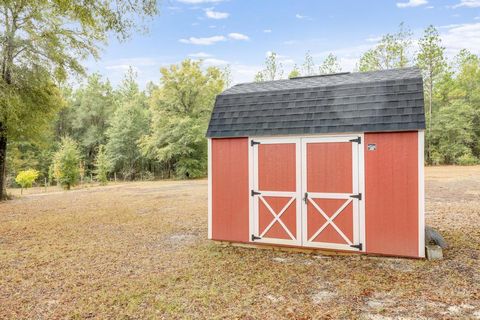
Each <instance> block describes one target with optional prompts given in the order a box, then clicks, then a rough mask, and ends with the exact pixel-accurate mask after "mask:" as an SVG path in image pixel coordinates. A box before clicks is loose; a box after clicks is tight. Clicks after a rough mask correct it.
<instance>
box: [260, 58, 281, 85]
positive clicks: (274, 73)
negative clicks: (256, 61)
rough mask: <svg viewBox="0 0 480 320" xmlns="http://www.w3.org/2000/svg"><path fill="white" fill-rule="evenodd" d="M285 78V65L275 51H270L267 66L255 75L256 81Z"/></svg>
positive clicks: (266, 59) (266, 60) (266, 61)
mask: <svg viewBox="0 0 480 320" xmlns="http://www.w3.org/2000/svg"><path fill="white" fill-rule="evenodd" d="M282 78H283V65H282V63H280V62H279V61H278V57H277V54H276V53H275V52H269V53H268V54H267V57H266V58H265V67H264V69H263V70H261V71H259V72H258V73H257V74H256V75H255V81H256V82H261V81H273V80H279V79H282Z"/></svg>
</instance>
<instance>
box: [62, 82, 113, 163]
mask: <svg viewBox="0 0 480 320" xmlns="http://www.w3.org/2000/svg"><path fill="white" fill-rule="evenodd" d="M115 98H116V97H115V93H114V91H113V89H112V87H111V85H110V83H109V82H108V81H103V80H102V78H101V76H100V75H98V74H93V75H91V76H89V77H88V78H87V82H86V84H85V85H82V86H81V87H80V88H78V89H77V90H75V91H74V92H73V93H72V94H71V95H70V97H69V102H70V104H69V108H68V110H65V112H63V113H62V114H61V118H60V119H59V120H58V127H57V128H58V130H59V132H58V134H59V135H60V136H64V135H69V136H71V137H72V138H73V139H75V140H76V141H78V142H79V146H80V149H81V152H82V155H83V156H84V159H85V169H86V170H87V172H88V171H89V170H91V169H92V168H93V162H94V160H95V155H96V152H97V150H98V146H99V145H101V144H106V143H107V134H106V132H107V129H108V127H109V124H110V123H109V122H110V118H111V116H112V115H113V113H114V112H115ZM60 126H61V127H60Z"/></svg>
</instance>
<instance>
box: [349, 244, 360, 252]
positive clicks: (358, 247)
mask: <svg viewBox="0 0 480 320" xmlns="http://www.w3.org/2000/svg"><path fill="white" fill-rule="evenodd" d="M350 247H352V248H357V249H358V250H360V251H362V248H363V245H362V244H361V243H359V244H352V245H350Z"/></svg>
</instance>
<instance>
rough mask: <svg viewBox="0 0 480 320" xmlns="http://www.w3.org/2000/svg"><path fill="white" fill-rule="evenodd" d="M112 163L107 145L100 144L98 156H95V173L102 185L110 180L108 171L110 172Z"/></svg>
mask: <svg viewBox="0 0 480 320" xmlns="http://www.w3.org/2000/svg"><path fill="white" fill-rule="evenodd" d="M111 167H112V164H111V162H110V159H109V158H108V155H107V151H106V149H105V146H103V145H100V146H99V147H98V152H97V156H96V158H95V175H96V179H97V181H98V182H100V184H101V185H106V184H107V182H108V177H107V175H108V173H109V172H110V170H111V169H110V168H111Z"/></svg>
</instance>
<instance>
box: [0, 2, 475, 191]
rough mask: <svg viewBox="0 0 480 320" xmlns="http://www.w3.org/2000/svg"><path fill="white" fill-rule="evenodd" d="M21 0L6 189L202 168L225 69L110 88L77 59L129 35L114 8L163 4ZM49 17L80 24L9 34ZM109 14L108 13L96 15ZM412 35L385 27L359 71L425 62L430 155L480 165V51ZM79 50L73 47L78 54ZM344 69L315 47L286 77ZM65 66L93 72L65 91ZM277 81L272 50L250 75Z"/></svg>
mask: <svg viewBox="0 0 480 320" xmlns="http://www.w3.org/2000/svg"><path fill="white" fill-rule="evenodd" d="M119 1H120V0H119ZM120 2H121V1H120ZM120 2H119V3H120ZM52 3H54V4H56V6H55V5H54V6H51V4H52ZM13 4H15V1H14V2H8V3H7V4H6V5H3V7H2V6H1V5H0V10H3V11H5V12H8V13H9V14H7V15H6V16H7V17H10V18H11V19H12V20H11V21H9V23H7V29H6V31H5V30H4V31H2V32H4V33H6V32H7V31H9V30H10V31H9V32H10V33H8V32H7V33H6V34H5V37H6V38H5V39H7V40H8V39H9V38H8V37H10V39H12V42H11V43H10V44H9V42H8V41H7V42H3V45H2V47H1V51H0V53H1V57H2V58H3V60H1V61H0V67H1V70H2V78H1V79H0V94H2V99H0V103H2V108H1V109H0V173H2V176H3V177H4V179H0V181H1V185H0V192H1V195H2V197H3V196H4V195H5V186H6V183H5V182H7V183H8V184H9V185H25V186H28V185H29V184H30V182H29V181H31V180H32V179H33V180H35V179H37V181H38V180H41V181H44V180H45V179H47V181H49V182H50V183H58V184H60V185H62V186H64V187H65V188H70V187H71V186H72V185H74V184H76V183H78V182H79V181H90V180H96V181H99V182H101V183H105V182H106V181H108V179H112V178H113V177H116V178H119V179H125V180H136V179H155V178H171V177H175V178H196V177H202V176H205V175H206V171H207V140H206V138H205V132H206V128H207V125H208V120H209V117H210V113H211V110H212V108H213V105H214V102H215V98H216V96H217V95H218V94H219V93H220V92H222V91H223V90H224V89H225V88H226V87H228V86H229V83H230V72H229V69H228V68H226V69H220V68H218V67H210V68H205V67H203V66H202V62H201V61H193V60H189V59H187V60H184V61H183V62H181V63H178V64H174V65H171V66H169V67H166V68H162V69H161V70H160V75H159V82H158V83H150V84H148V85H147V87H146V89H144V90H142V89H140V87H139V85H138V83H137V80H136V75H135V72H133V71H132V70H130V71H129V72H128V73H127V74H126V75H125V78H124V79H123V81H122V83H121V84H120V85H119V86H118V87H115V88H114V87H113V86H112V85H111V84H110V82H109V80H108V79H107V78H104V77H102V76H101V75H99V74H91V75H87V74H86V72H85V70H83V68H82V66H81V64H80V61H81V59H82V58H83V57H85V56H89V55H90V56H96V55H98V52H97V51H98V47H97V46H96V44H95V43H96V42H98V41H102V40H104V39H105V37H106V34H107V33H108V32H114V33H116V34H117V35H118V36H119V38H125V37H127V36H128V35H129V32H130V31H131V30H132V28H133V27H134V26H135V22H136V21H137V20H136V19H135V18H132V19H133V20H122V19H120V20H118V21H117V20H115V19H113V20H112V15H113V16H114V15H115V14H120V15H122V14H125V12H140V13H141V15H142V16H151V15H153V14H154V13H155V11H154V9H153V8H154V6H155V1H153V0H142V1H141V0H138V1H135V2H133V4H132V3H131V2H129V1H126V2H125V6H123V7H122V10H124V11H125V10H126V11H125V12H123V13H118V12H116V10H117V9H118V8H115V7H109V6H108V5H107V4H105V6H106V7H92V8H88V10H89V11H88V12H86V13H84V12H83V10H84V9H85V8H83V7H81V6H80V7H79V6H77V5H76V3H75V2H73V1H72V2H71V3H70V2H69V1H64V0H62V1H60V2H58V3H57V2H55V1H54V2H49V4H50V5H48V6H47V5H46V4H45V3H44V2H31V3H30V2H28V1H26V2H19V4H17V5H13ZM24 4H28V5H25V6H24ZM130 5H131V6H133V7H129V6H130ZM49 10H50V11H49ZM52 10H53V11H54V12H53V11H52ZM92 12H93V13H92ZM51 15H53V16H55V15H57V16H61V17H68V19H70V20H68V21H76V22H78V23H79V25H80V27H81V28H80V29H79V30H71V29H70V27H71V24H69V23H67V22H65V21H63V20H62V21H57V20H55V19H54V20H55V21H53V22H52V23H53V24H52V25H50V27H49V28H50V29H48V30H47V29H46V31H45V39H44V40H43V41H42V42H41V43H36V42H35V41H38V37H34V34H33V33H32V34H29V33H28V32H30V31H31V29H28V32H27V31H21V32H20V31H17V33H15V32H13V35H12V28H13V29H15V28H18V29H19V30H20V29H21V28H22V27H24V28H27V27H31V26H32V25H33V24H35V23H39V21H42V23H43V22H44V20H45V21H50V20H49V19H51ZM102 15H103V16H104V19H107V20H102V19H99V17H100V16H102ZM127 16H129V17H130V15H128V14H127ZM13 17H15V18H13ZM42 19H43V20H42ZM108 19H111V20H108ZM97 20H101V21H103V22H101V21H97ZM105 21H109V23H106V24H104V22H105ZM29 23H30V24H29ZM47 25H48V24H47ZM45 28H47V27H45ZM82 28H83V29H84V30H83V29H82ZM82 30H83V31H82ZM47 31H48V32H50V33H51V34H50V33H48V32H47ZM47 34H50V36H47ZM13 40H14V41H13ZM414 43H415V42H414V40H413V39H412V33H411V32H410V31H409V30H408V28H406V27H405V26H404V25H403V24H401V25H400V28H399V30H398V32H396V33H393V34H386V35H384V36H383V37H382V38H381V40H380V41H379V42H378V43H377V44H376V45H375V46H374V47H373V48H372V49H370V50H368V51H366V52H365V53H364V54H363V55H362V56H361V57H360V59H359V61H358V63H357V66H356V69H357V70H356V71H360V72H366V71H371V70H381V69H390V68H401V67H406V66H413V65H416V66H418V67H419V68H420V69H421V70H422V73H423V76H424V84H425V90H424V92H425V107H426V116H427V117H426V119H427V131H426V161H427V163H428V164H462V165H465V164H476V163H478V161H479V159H480V143H479V141H480V139H479V138H480V126H479V122H480V120H479V110H480V101H479V100H480V59H479V57H478V56H477V55H475V54H472V53H470V52H468V51H467V50H461V51H460V52H459V53H458V54H457V55H456V56H455V57H453V58H451V57H447V56H446V54H445V48H444V47H443V46H442V43H441V38H440V36H439V34H438V31H437V30H436V29H435V28H434V27H433V26H430V27H428V28H427V29H426V30H425V31H424V34H423V36H422V37H421V38H420V39H419V40H418V41H417V45H416V46H414ZM22 44H28V45H25V46H22ZM71 48H76V51H77V55H75V54H74V53H73V52H74V51H75V50H74V51H72V50H71ZM2 61H3V62H2ZM340 71H342V70H341V67H340V63H339V61H338V58H337V57H336V56H335V55H334V54H329V55H327V57H326V58H325V59H324V60H323V61H322V62H321V63H320V64H319V65H317V64H316V63H315V61H314V58H313V56H312V55H311V53H310V52H307V53H306V54H305V59H304V61H303V62H302V63H300V64H295V65H294V67H293V68H292V69H291V70H290V72H289V74H288V77H290V78H293V77H298V76H308V75H314V74H319V73H320V74H322V73H335V72H340ZM69 74H71V75H79V76H86V80H85V81H83V82H82V83H81V84H80V85H79V86H78V87H74V88H72V87H69V86H68V85H66V81H65V80H66V79H67V76H69ZM71 75H70V76H71ZM281 78H284V70H283V66H282V64H281V61H280V59H279V58H278V56H277V55H276V54H275V53H272V54H270V55H269V56H268V57H267V58H266V61H265V66H264V68H263V69H262V70H261V71H259V72H258V73H257V74H256V75H255V78H254V80H255V81H270V80H276V79H281ZM7 149H8V152H7ZM7 163H8V166H7V165H6V164H7ZM5 177H8V179H7V180H8V181H6V179H5Z"/></svg>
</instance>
